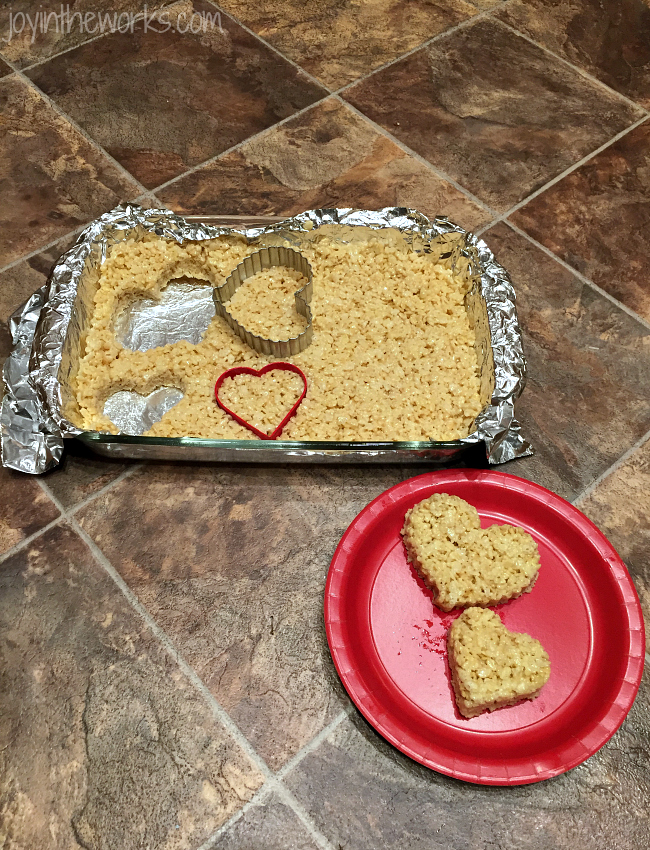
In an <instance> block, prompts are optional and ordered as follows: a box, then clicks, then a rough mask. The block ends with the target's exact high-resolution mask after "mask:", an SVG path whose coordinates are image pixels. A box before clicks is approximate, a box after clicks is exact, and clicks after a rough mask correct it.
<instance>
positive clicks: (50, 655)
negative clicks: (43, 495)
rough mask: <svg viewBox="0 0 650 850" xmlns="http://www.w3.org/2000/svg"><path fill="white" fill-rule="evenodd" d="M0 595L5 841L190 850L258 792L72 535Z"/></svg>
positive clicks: (8, 570)
mask: <svg viewBox="0 0 650 850" xmlns="http://www.w3.org/2000/svg"><path fill="white" fill-rule="evenodd" d="M0 584H1V586H2V592H1V593H0V635H1V637H0V642H1V644H2V658H3V665H2V670H1V672H0V730H1V732H0V738H1V739H2V741H3V749H2V755H1V756H0V759H1V763H2V776H3V783H2V787H1V790H0V806H1V807H2V812H3V836H4V837H5V841H6V840H7V839H8V841H9V844H10V846H12V847H16V848H19V847H20V848H32V847H48V848H52V850H59V848H60V850H64V848H65V850H68V848H72V847H79V846H82V847H86V848H93V850H95V848H97V850H99V848H106V847H120V848H123V850H140V848H143V847H157V848H158V847H160V848H162V847H165V848H169V850H195V848H196V847H198V846H199V845H200V844H201V843H202V842H204V841H205V840H206V839H207V838H208V836H209V835H210V834H211V833H212V832H213V831H214V830H215V829H216V828H217V827H218V826H220V824H222V823H223V822H225V821H226V820H227V819H228V818H229V817H230V816H231V815H232V814H233V813H234V812H235V811H237V810H238V809H239V808H240V807H241V806H242V805H243V803H244V802H245V801H246V800H248V799H249V798H250V797H251V796H252V795H253V793H254V791H255V790H256V789H257V788H258V787H259V786H260V784H261V781H262V777H261V776H260V774H259V773H258V772H257V770H256V769H255V768H254V767H253V766H252V765H251V763H250V761H249V759H248V757H247V756H246V755H245V754H244V753H243V752H242V750H241V749H240V748H239V746H238V745H237V744H236V743H235V742H234V741H233V740H232V738H231V737H230V736H229V734H228V733H227V732H226V730H225V729H224V728H223V726H221V724H220V723H219V722H218V721H217V720H216V719H215V717H214V715H213V714H212V711H211V709H210V708H209V707H208V706H207V705H206V703H205V702H204V700H203V698H202V697H200V696H199V695H198V693H197V692H196V691H195V689H194V688H193V687H192V686H191V685H190V683H189V682H188V681H187V679H186V678H185V677H184V676H183V675H182V673H181V672H180V670H179V669H178V667H177V666H176V664H175V663H173V662H172V661H171V660H170V658H169V657H168V656H167V655H166V654H165V653H164V652H163V651H162V649H161V648H160V646H159V644H158V643H157V642H156V640H155V638H154V637H153V636H152V634H151V633H150V631H149V629H148V628H147V627H146V626H145V624H144V622H143V621H142V620H141V618H140V617H139V615H137V614H136V613H135V612H134V611H133V609H132V608H131V607H130V605H129V604H128V603H127V601H126V599H125V598H124V596H123V595H122V594H121V593H120V591H119V590H118V589H117V587H116V585H115V584H114V583H113V581H112V580H111V579H110V578H109V577H108V575H107V574H106V573H105V572H104V571H103V570H102V569H101V568H100V567H99V566H98V565H97V564H96V563H95V562H94V561H93V558H92V556H91V554H90V552H89V551H88V549H87V548H86V546H85V544H84V543H83V542H82V541H81V540H80V539H79V538H78V537H77V536H76V535H75V534H74V533H73V532H72V531H71V530H70V529H68V528H65V527H64V528H56V529H53V530H52V531H50V532H48V533H47V534H46V535H44V536H43V537H40V538H38V539H37V540H36V541H35V542H34V543H32V545H31V546H30V547H28V548H26V549H24V550H23V551H22V552H20V553H19V554H16V555H14V556H13V557H11V558H10V559H8V560H6V561H5V562H4V563H3V564H2V565H0Z"/></svg>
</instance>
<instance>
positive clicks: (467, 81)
mask: <svg viewBox="0 0 650 850" xmlns="http://www.w3.org/2000/svg"><path fill="white" fill-rule="evenodd" d="M344 96H345V98H346V99H347V100H349V101H351V102H352V103H353V104H354V105H355V106H356V107H357V108H358V109H360V110H361V111H362V112H364V113H365V114H367V115H368V116H369V117H370V118H372V119H373V120H374V121H376V122H377V123H379V124H381V125H382V126H383V127H386V128H387V129H388V130H390V132H391V133H393V135H395V136H397V137H398V138H399V139H401V140H402V141H404V142H406V144H407V145H409V147H411V148H412V149H413V150H415V151H417V153H419V154H421V155H422V156H424V157H425V158H426V159H428V160H429V161H430V162H432V163H433V164H434V165H436V166H438V167H439V168H441V169H442V170H443V171H445V172H446V173H447V174H449V175H450V176H451V177H453V178H454V179H455V180H457V181H458V182H459V183H460V184H461V185H462V186H464V187H465V188H467V189H469V190H470V191H471V192H472V193H473V194H474V195H476V196H477V197H478V198H480V199H481V200H482V201H484V202H485V203H487V204H488V205H489V206H491V207H492V208H493V209H496V210H499V211H504V210H506V209H508V208H509V207H510V206H512V205H513V204H515V203H517V202H518V201H521V200H522V199H523V198H525V197H526V196H527V195H528V194H530V193H531V192H532V191H534V190H536V189H538V188H539V187H540V186H542V185H543V184H544V183H546V182H547V181H548V180H550V179H551V178H552V177H555V176H556V175H557V174H559V173H560V172H562V171H563V170H564V169H565V168H567V167H568V166H569V165H571V164H573V163H574V162H577V161H578V160H579V159H581V157H583V156H584V155H585V154H587V153H589V152H590V151H592V150H594V149H595V148H597V147H598V146H599V145H601V144H602V143H603V142H605V141H607V139H609V138H611V137H612V136H613V135H614V134H615V133H617V132H619V131H620V130H622V129H624V128H625V127H627V126H629V125H630V124H631V123H632V122H633V121H634V120H635V119H636V118H639V117H640V116H641V113H640V111H637V110H636V108H635V107H631V106H629V105H628V104H626V103H624V102H622V101H621V100H620V99H619V98H618V97H617V96H616V95H610V94H608V93H607V91H606V90H605V89H603V88H601V87H600V86H598V85H597V84H595V83H594V84H592V83H591V82H589V81H588V80H586V79H585V78H584V77H583V76H581V75H580V74H579V73H578V72H577V71H573V70H572V69H571V68H568V67H567V66H566V65H565V64H564V63H563V62H560V60H558V59H555V58H554V57H552V56H550V55H549V54H548V53H545V52H544V51H543V50H541V49H540V48H538V47H536V46H535V45H533V44H531V43H530V42H528V41H526V40H524V39H523V38H521V37H520V36H518V35H516V34H515V33H513V32H512V31H511V30H509V29H507V28H505V27H503V26H502V25H501V24H499V23H498V22H496V21H494V20H490V19H487V20H480V21H477V22H476V23H475V24H471V25H469V26H467V27H463V28H462V29H461V30H458V31H457V32H455V33H452V34H450V35H449V36H444V37H443V38H441V39H439V40H438V41H436V42H434V43H433V44H432V45H430V46H429V47H428V48H423V49H422V50H419V51H417V52H416V53H414V54H412V55H411V56H408V57H406V58H405V59H402V60H400V61H399V62H396V63H395V64H394V65H391V66H390V67H388V68H385V69H384V70H382V71H378V72H377V73H376V74H374V75H373V76H372V77H370V78H369V79H368V80H365V81H363V82H361V83H359V84H358V85H356V86H354V87H353V88H351V89H349V90H347V91H346V92H345V94H344Z"/></svg>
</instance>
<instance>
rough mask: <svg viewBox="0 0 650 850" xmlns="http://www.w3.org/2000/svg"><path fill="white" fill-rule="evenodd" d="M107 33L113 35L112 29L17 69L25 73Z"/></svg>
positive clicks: (103, 36)
mask: <svg viewBox="0 0 650 850" xmlns="http://www.w3.org/2000/svg"><path fill="white" fill-rule="evenodd" d="M107 35H113V33H112V32H111V31H110V30H107V31H106V32H100V33H99V34H98V35H93V36H92V37H91V38H87V39H86V40H85V41H80V42H79V44H73V45H72V47H66V48H65V50H59V52H58V53H53V54H52V55H51V56H45V57H44V58H43V59H37V60H36V62H32V64H31V65H25V67H24V68H18V67H16V70H17V71H21V72H23V73H24V72H25V71H31V69H32V68H38V67H39V65H45V64H46V63H47V62H49V61H50V60H51V59H58V58H59V56H65V54H66V53H70V51H72V50H76V49H77V48H78V47H85V46H86V45H87V44H92V42H93V41H98V40H99V39H100V38H105V37H106V36H107ZM3 58H4V57H3Z"/></svg>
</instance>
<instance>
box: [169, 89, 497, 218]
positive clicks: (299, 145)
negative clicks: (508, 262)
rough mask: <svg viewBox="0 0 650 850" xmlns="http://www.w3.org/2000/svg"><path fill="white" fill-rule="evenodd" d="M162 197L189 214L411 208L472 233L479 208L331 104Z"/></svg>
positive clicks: (246, 146) (187, 179) (179, 183)
mask: <svg viewBox="0 0 650 850" xmlns="http://www.w3.org/2000/svg"><path fill="white" fill-rule="evenodd" d="M158 194H159V196H160V198H161V200H162V201H163V203H165V204H168V205H169V206H171V207H172V208H173V209H174V210H175V211H177V212H181V213H195V214H200V213H205V214H234V213H249V214H255V215H271V214H273V215H294V214H296V213H299V212H303V210H307V209H315V208H318V207H337V206H339V207H350V206H352V207H358V208H360V209H378V208H381V207H385V206H410V207H413V208H415V209H418V210H420V212H422V213H424V214H425V215H431V216H433V215H436V214H440V215H448V216H449V218H450V219H452V221H455V222H457V223H459V224H461V225H464V226H465V227H468V228H470V229H471V228H477V227H480V226H481V225H482V224H485V223H486V222H487V221H488V220H489V214H488V213H486V212H485V211H484V210H483V209H482V208H481V207H479V206H478V205H477V204H475V203H473V202H472V201H470V200H469V199H468V198H466V197H465V196H464V195H463V194H462V193H461V192H459V191H458V190H457V189H456V188H455V187H454V186H452V185H451V184H449V183H447V182H446V181H444V180H442V179H441V178H439V177H438V176H437V175H436V174H435V173H434V172H433V171H431V170H430V169H429V168H427V166H426V165H423V164H422V163H420V162H419V161H418V160H417V159H415V158H414V157H411V156H409V155H408V154H405V153H404V151H402V150H401V148H399V147H398V146H397V145H396V144H395V143H394V142H391V141H390V140H389V139H387V138H385V137H384V136H382V135H381V134H379V133H377V132H376V131H375V130H374V129H373V128H372V126H371V125H370V124H368V123H367V122H366V121H365V120H364V119H363V118H360V117H359V116H358V115H356V114H355V113H354V112H352V110H350V109H348V108H347V107H345V106H343V105H342V104H340V103H339V102H338V101H336V100H326V101H324V102H323V103H320V104H317V105H316V106H314V107H312V108H311V109H309V110H308V111H306V112H304V113H303V114H302V115H299V116H298V117H297V118H292V119H291V120H290V121H287V123H286V124H283V125H282V126H281V127H277V128H274V129H272V130H270V131H269V132H268V133H265V134H264V135H263V136H262V137H260V138H257V139H253V140H251V141H250V142H246V143H245V144H244V145H243V146H242V147H240V148H239V149H238V150H237V151H233V152H231V153H229V154H226V155H225V156H223V157H220V158H219V159H218V160H216V161H215V162H212V163H210V164H209V165H206V166H205V167H204V168H201V169H199V170H198V171H195V172H193V173H192V174H189V175H188V176H187V177H182V178H181V179H180V180H178V181H177V182H176V183H172V184H171V185H170V186H168V187H167V188H166V189H163V190H161V191H160V192H159V193H158Z"/></svg>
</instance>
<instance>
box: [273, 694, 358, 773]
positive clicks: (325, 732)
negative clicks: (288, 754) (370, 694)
mask: <svg viewBox="0 0 650 850" xmlns="http://www.w3.org/2000/svg"><path fill="white" fill-rule="evenodd" d="M353 713H354V705H353V704H350V705H349V706H348V708H345V709H343V711H341V712H340V714H337V716H336V717H335V718H334V720H332V721H331V722H330V723H328V724H327V726H325V728H324V729H321V731H320V732H319V733H318V735H315V736H314V737H313V738H312V739H311V741H310V742H309V743H308V744H305V746H304V747H302V749H300V750H298V752H297V753H296V754H295V755H294V756H293V757H292V758H290V759H289V761H288V762H287V763H286V764H284V765H283V766H282V767H281V768H280V770H278V772H277V773H276V774H275V775H276V778H277V779H279V780H281V781H282V780H284V777H285V776H287V774H289V773H291V771H292V770H293V769H294V768H295V767H297V766H298V765H299V764H300V762H301V761H302V760H303V759H304V758H305V757H306V756H308V755H309V754H310V753H312V752H313V751H314V750H315V749H317V748H318V747H319V746H320V745H321V744H322V742H323V741H324V740H325V739H326V738H329V736H330V735H331V734H332V732H333V731H334V730H335V729H336V728H337V727H338V726H340V725H341V723H342V722H343V721H344V720H345V719H346V717H349V716H350V715H351V714H353Z"/></svg>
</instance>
